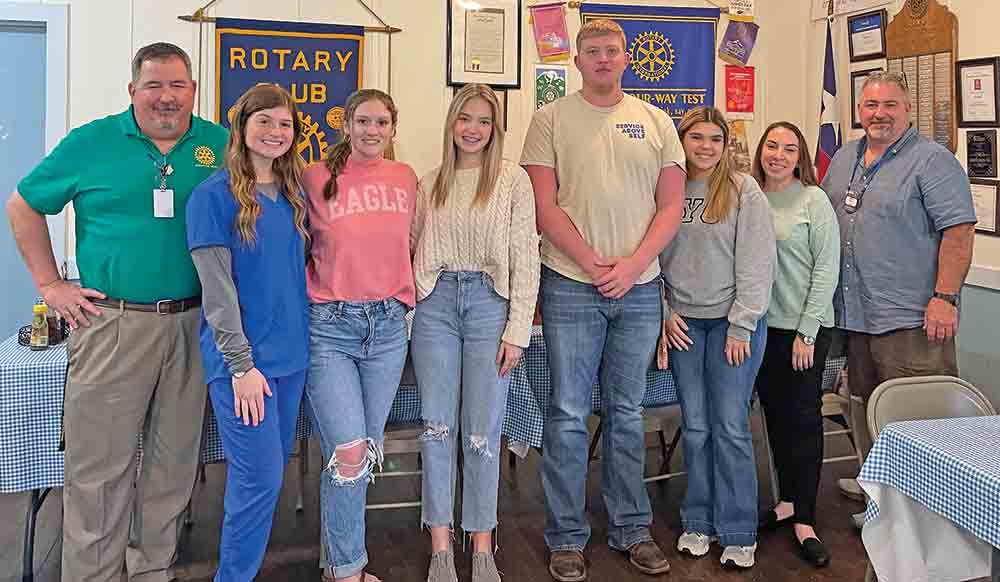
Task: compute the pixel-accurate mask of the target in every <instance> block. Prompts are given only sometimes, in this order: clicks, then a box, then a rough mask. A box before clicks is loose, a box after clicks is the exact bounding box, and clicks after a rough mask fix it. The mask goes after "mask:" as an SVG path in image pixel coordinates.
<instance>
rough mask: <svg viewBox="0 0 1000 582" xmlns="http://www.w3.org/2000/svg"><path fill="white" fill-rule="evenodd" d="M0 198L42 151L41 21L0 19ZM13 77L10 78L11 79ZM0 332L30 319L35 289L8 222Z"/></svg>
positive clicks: (3, 237) (2, 252)
mask: <svg viewBox="0 0 1000 582" xmlns="http://www.w3.org/2000/svg"><path fill="white" fill-rule="evenodd" d="M0 79H7V80H9V81H10V84H7V83H6V82H5V83H4V84H5V85H7V87H8V90H6V91H0V160H3V161H2V162H0V204H6V202H7V200H8V199H9V198H10V193H11V192H12V191H13V190H14V188H15V187H16V186H17V182H18V180H20V179H21V178H22V177H24V175H25V174H27V173H28V172H29V171H31V168H33V167H34V166H35V164H37V163H38V161H39V160H41V159H42V157H43V156H44V155H45V25H44V23H43V24H39V23H8V22H3V21H0ZM14 79H16V81H14ZM0 273H3V275H2V276H3V278H4V279H7V282H6V284H4V285H3V301H0V338H6V337H8V336H9V335H11V334H12V333H15V332H16V331H17V328H18V327H19V326H21V325H25V324H27V323H30V322H31V306H32V304H34V302H35V297H36V295H37V292H36V291H35V285H34V283H33V282H32V280H31V275H30V273H28V269H27V268H25V266H24V263H23V262H22V261H21V257H20V255H19V254H18V252H17V247H16V246H15V245H14V235H13V233H11V230H10V223H9V222H8V221H7V220H6V219H4V220H3V225H2V226H0Z"/></svg>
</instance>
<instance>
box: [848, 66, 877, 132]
mask: <svg viewBox="0 0 1000 582" xmlns="http://www.w3.org/2000/svg"><path fill="white" fill-rule="evenodd" d="M883 70H884V69H882V67H875V68H874V69H862V70H860V71H851V127H853V128H854V129H861V118H860V117H858V106H859V105H861V87H862V86H864V84H865V79H867V78H868V75H870V74H872V73H878V72H882V71H883Z"/></svg>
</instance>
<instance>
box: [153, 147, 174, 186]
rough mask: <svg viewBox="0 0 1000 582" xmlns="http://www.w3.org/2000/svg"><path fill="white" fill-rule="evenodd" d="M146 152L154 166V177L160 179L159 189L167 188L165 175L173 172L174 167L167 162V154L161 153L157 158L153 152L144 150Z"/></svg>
mask: <svg viewBox="0 0 1000 582" xmlns="http://www.w3.org/2000/svg"><path fill="white" fill-rule="evenodd" d="M146 154H147V155H148V156H149V159H151V160H153V166H155V167H156V177H157V178H159V180H160V190H166V189H167V176H169V175H171V174H173V173H174V167H173V166H171V165H170V164H169V163H168V162H167V156H166V155H163V156H161V157H160V158H159V159H158V158H157V157H156V156H154V155H153V152H151V151H149V150H146Z"/></svg>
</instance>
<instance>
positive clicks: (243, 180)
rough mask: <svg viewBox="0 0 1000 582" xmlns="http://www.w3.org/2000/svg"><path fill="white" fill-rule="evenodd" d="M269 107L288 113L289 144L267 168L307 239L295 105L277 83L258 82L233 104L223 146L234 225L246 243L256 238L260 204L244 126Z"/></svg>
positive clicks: (300, 130) (296, 225)
mask: <svg viewBox="0 0 1000 582" xmlns="http://www.w3.org/2000/svg"><path fill="white" fill-rule="evenodd" d="M273 107H284V108H286V109H288V112H289V113H290V114H291V116H292V146H291V147H290V148H288V151H287V152H285V153H284V154H282V155H281V156H279V157H277V158H275V160H274V162H273V163H272V165H271V171H272V172H273V173H274V178H275V184H276V185H277V186H278V189H279V190H280V191H281V194H282V196H284V197H285V199H286V200H288V203H289V204H291V205H292V211H293V219H294V221H295V229H296V230H298V231H299V234H301V235H302V237H303V238H305V239H308V238H309V233H307V232H306V226H305V222H306V205H305V201H304V200H303V199H302V196H301V192H302V186H301V178H302V169H303V167H304V166H305V163H304V162H303V161H302V158H301V157H299V154H298V152H297V151H296V149H295V144H297V143H299V136H300V135H301V134H302V123H301V122H300V121H299V113H298V108H296V107H295V100H294V99H292V96H291V95H289V94H288V91H285V90H284V89H282V88H281V87H279V86H277V85H272V84H270V83H262V84H260V85H256V86H254V87H251V88H250V89H249V90H247V92H246V93H244V94H243V95H242V96H240V98H239V99H238V100H237V101H236V104H235V105H234V106H233V118H232V120H231V123H232V127H231V129H230V131H229V143H228V144H227V145H226V168H227V169H228V170H229V189H230V190H231V191H232V193H233V197H235V198H236V202H237V203H238V204H239V206H240V211H239V213H238V214H237V215H236V224H235V227H236V230H237V231H238V232H239V233H240V238H242V239H243V242H244V243H246V244H249V245H253V244H254V243H255V242H256V240H257V217H259V216H260V213H261V207H260V203H259V202H257V174H256V172H255V171H254V169H253V162H252V161H251V159H250V153H249V150H248V149H247V144H246V126H247V121H248V120H249V119H250V116H251V115H253V114H254V113H257V112H258V111H262V110H264V109H271V108H273Z"/></svg>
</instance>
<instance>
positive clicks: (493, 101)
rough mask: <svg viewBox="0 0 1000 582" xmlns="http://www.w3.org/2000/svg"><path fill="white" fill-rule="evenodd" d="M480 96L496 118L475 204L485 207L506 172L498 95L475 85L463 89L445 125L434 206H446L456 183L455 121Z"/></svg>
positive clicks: (432, 194) (433, 192)
mask: <svg viewBox="0 0 1000 582" xmlns="http://www.w3.org/2000/svg"><path fill="white" fill-rule="evenodd" d="M476 97H479V98H481V99H483V100H484V101H486V102H487V103H488V104H489V106H490V114H491V115H492V118H493V131H492V132H491V133H490V141H489V142H487V144H486V147H485V148H484V149H483V165H482V168H481V171H480V172H479V182H478V183H477V184H476V197H475V198H474V199H473V201H472V203H473V204H474V205H476V206H480V207H482V206H485V205H486V202H487V201H488V200H489V199H490V194H492V193H493V188H494V187H495V186H496V183H497V179H498V178H499V177H500V171H501V170H502V169H503V137H504V130H503V110H502V109H501V108H500V107H501V105H500V102H499V100H497V96H496V93H494V92H493V89H490V88H489V86H487V85H481V84H478V83H473V84H470V85H466V86H464V87H462V88H461V89H460V90H459V92H458V93H456V94H455V98H454V99H452V101H451V107H449V108H448V117H447V118H446V119H445V122H444V152H443V154H442V156H441V169H440V170H438V175H437V178H436V179H435V180H434V188H433V189H432V190H431V199H432V200H433V201H434V207H435V208H440V207H442V206H444V204H445V202H447V200H448V192H449V190H451V185H452V183H453V182H454V180H455V166H456V164H457V162H458V151H457V150H458V146H457V145H456V144H455V132H454V129H455V122H456V121H458V115H459V114H460V113H461V112H462V108H463V107H465V104H466V103H468V102H469V101H471V100H472V99H475V98H476Z"/></svg>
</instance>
